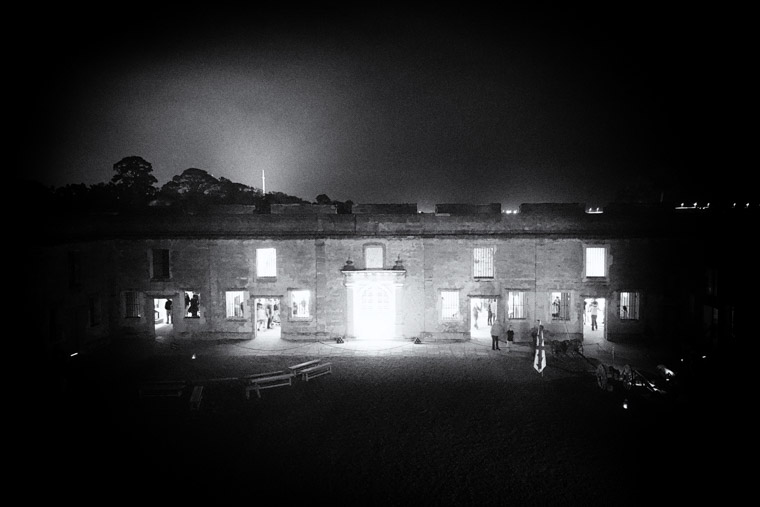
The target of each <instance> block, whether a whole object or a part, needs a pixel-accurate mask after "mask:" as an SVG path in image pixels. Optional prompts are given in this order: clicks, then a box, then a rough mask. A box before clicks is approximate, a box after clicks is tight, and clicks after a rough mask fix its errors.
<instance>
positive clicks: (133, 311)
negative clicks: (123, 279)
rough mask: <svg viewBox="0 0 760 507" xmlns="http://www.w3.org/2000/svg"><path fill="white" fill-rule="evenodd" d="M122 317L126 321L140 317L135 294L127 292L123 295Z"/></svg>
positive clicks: (138, 304)
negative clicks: (126, 319)
mask: <svg viewBox="0 0 760 507" xmlns="http://www.w3.org/2000/svg"><path fill="white" fill-rule="evenodd" d="M124 316H125V317H126V318H128V319H139V318H140V317H141V315H140V298H139V297H138V294H137V292H135V291H132V290H130V291H127V292H125V293H124Z"/></svg>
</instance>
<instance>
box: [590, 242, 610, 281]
mask: <svg viewBox="0 0 760 507" xmlns="http://www.w3.org/2000/svg"><path fill="white" fill-rule="evenodd" d="M606 253H607V251H606V249H605V248H604V247H587V248H586V276H587V277H603V276H607V255H606Z"/></svg>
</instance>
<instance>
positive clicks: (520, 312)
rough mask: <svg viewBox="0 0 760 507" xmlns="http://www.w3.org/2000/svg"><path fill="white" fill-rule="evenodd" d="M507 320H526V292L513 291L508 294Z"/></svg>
mask: <svg viewBox="0 0 760 507" xmlns="http://www.w3.org/2000/svg"><path fill="white" fill-rule="evenodd" d="M507 318H508V319H524V318H525V292H523V291H512V290H511V291H509V292H508V293H507Z"/></svg>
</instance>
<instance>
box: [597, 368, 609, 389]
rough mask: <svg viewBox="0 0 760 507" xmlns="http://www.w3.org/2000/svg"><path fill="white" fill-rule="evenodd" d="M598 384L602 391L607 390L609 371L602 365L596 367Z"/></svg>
mask: <svg viewBox="0 0 760 507" xmlns="http://www.w3.org/2000/svg"><path fill="white" fill-rule="evenodd" d="M596 383H597V385H598V386H599V389H601V390H602V391H606V390H607V369H606V368H605V367H604V365H603V364H601V363H600V364H599V366H597V367H596Z"/></svg>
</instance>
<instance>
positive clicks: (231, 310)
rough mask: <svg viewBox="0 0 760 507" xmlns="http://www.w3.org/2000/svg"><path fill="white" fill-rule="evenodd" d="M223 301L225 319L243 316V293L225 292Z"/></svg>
mask: <svg viewBox="0 0 760 507" xmlns="http://www.w3.org/2000/svg"><path fill="white" fill-rule="evenodd" d="M225 300H226V307H227V318H242V317H244V316H245V307H244V304H245V303H244V301H245V292H243V291H241V290H234V291H227V294H226V296H225Z"/></svg>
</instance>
